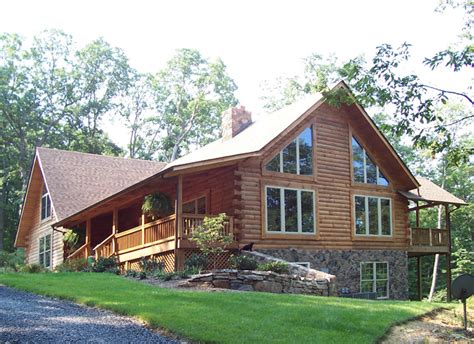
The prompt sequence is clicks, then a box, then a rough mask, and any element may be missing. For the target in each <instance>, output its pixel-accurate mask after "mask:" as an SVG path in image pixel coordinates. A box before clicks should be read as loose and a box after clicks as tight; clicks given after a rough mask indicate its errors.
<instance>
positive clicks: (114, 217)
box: [112, 208, 118, 254]
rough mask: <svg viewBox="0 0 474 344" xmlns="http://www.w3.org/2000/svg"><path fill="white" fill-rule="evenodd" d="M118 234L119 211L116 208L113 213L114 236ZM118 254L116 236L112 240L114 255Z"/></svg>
mask: <svg viewBox="0 0 474 344" xmlns="http://www.w3.org/2000/svg"><path fill="white" fill-rule="evenodd" d="M117 232H118V209H117V208H114V210H113V213H112V234H114V235H115V234H117ZM116 252H117V245H116V242H115V236H114V237H113V238H112V254H115V253H116Z"/></svg>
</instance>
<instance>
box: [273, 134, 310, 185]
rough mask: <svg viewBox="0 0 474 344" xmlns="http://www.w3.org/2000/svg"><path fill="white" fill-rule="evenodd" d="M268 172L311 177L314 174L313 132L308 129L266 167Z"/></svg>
mask: <svg viewBox="0 0 474 344" xmlns="http://www.w3.org/2000/svg"><path fill="white" fill-rule="evenodd" d="M265 169H266V170H267V171H272V172H280V173H290V174H299V175H306V176H310V175H312V174H313V130H312V126H310V127H308V128H306V129H305V130H303V132H301V134H299V135H298V137H297V138H296V139H294V140H293V141H291V142H290V143H289V144H288V145H287V146H286V147H285V148H283V149H282V150H281V151H280V152H279V153H278V154H277V155H275V156H274V157H273V159H272V160H270V161H269V162H268V163H267V165H266V166H265Z"/></svg>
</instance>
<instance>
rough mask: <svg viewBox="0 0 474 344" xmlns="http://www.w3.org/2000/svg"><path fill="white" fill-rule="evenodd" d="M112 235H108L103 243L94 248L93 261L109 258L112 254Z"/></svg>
mask: <svg viewBox="0 0 474 344" xmlns="http://www.w3.org/2000/svg"><path fill="white" fill-rule="evenodd" d="M114 240H115V238H114V235H113V234H111V235H109V236H108V237H107V238H106V239H105V240H104V241H102V242H101V243H100V244H99V245H97V246H96V247H94V252H95V259H97V258H99V257H105V258H109V257H110V256H112V255H113V254H114V242H113V241H114Z"/></svg>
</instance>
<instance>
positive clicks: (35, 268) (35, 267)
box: [21, 264, 45, 274]
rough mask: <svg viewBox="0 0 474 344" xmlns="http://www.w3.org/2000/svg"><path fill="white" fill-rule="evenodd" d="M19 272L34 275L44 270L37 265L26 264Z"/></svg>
mask: <svg viewBox="0 0 474 344" xmlns="http://www.w3.org/2000/svg"><path fill="white" fill-rule="evenodd" d="M21 271H22V272H27V273H30V274H36V273H40V272H44V271H45V270H44V269H43V267H42V266H41V265H39V264H27V265H25V266H24V267H23V268H22V269H21Z"/></svg>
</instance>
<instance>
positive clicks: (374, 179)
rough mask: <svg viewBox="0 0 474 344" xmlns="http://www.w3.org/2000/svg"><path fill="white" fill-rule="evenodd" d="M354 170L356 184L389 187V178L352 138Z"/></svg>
mask: <svg viewBox="0 0 474 344" xmlns="http://www.w3.org/2000/svg"><path fill="white" fill-rule="evenodd" d="M352 168H353V171H354V181H355V182H356V183H367V184H377V185H383V186H387V185H388V180H387V178H385V176H384V175H383V174H382V171H380V169H379V167H378V166H377V165H375V164H374V162H373V161H372V160H371V159H370V157H369V156H368V155H367V152H366V151H365V149H364V148H362V146H361V145H360V144H359V142H357V140H356V139H355V138H354V137H352Z"/></svg>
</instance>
